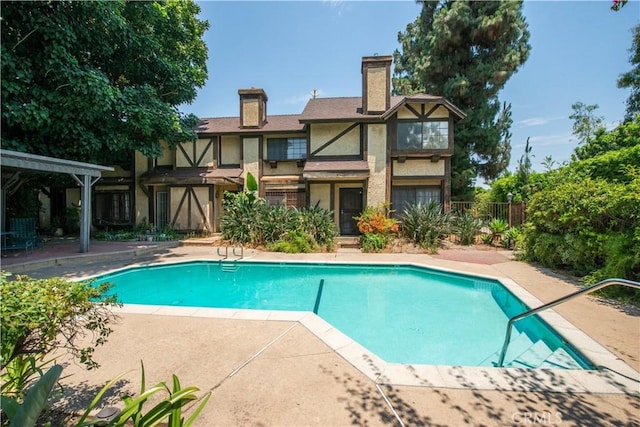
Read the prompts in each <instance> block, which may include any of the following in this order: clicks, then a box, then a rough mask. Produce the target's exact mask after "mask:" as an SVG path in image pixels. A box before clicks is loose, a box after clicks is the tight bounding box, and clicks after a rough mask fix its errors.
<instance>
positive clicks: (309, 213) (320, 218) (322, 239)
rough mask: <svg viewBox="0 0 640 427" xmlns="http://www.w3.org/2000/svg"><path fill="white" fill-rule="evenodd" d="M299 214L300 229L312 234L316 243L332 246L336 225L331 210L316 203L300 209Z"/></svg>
mask: <svg viewBox="0 0 640 427" xmlns="http://www.w3.org/2000/svg"><path fill="white" fill-rule="evenodd" d="M298 213H299V215H300V229H301V230H302V231H304V232H305V233H307V234H309V235H311V236H313V239H314V240H315V241H316V242H317V244H318V245H323V246H326V247H327V248H328V249H330V248H332V247H333V241H334V239H335V236H336V226H335V223H334V222H333V212H332V211H329V210H327V209H322V208H320V207H319V205H318V204H317V203H316V205H315V206H314V207H312V208H308V209H302V210H301V211H299V212H298Z"/></svg>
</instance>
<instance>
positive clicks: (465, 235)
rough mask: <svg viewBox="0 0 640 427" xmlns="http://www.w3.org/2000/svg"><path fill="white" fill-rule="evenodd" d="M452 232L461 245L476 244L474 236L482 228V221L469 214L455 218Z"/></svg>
mask: <svg viewBox="0 0 640 427" xmlns="http://www.w3.org/2000/svg"><path fill="white" fill-rule="evenodd" d="M453 223H454V226H453V231H454V233H455V235H456V236H458V238H459V239H460V244H461V245H465V246H466V245H472V244H474V243H475V242H476V234H478V232H479V231H480V229H481V228H482V221H481V220H479V219H477V218H475V217H474V216H473V215H471V214H469V213H465V214H464V215H460V216H457V217H455V220H454V222H453Z"/></svg>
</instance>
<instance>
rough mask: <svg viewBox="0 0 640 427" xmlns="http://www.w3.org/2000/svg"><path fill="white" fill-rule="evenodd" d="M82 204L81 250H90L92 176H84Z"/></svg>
mask: <svg viewBox="0 0 640 427" xmlns="http://www.w3.org/2000/svg"><path fill="white" fill-rule="evenodd" d="M80 200H82V205H81V206H80V252H82V253H84V252H89V237H90V234H91V177H90V176H89V175H83V176H82V197H81V199H80Z"/></svg>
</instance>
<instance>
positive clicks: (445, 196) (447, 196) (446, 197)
mask: <svg viewBox="0 0 640 427" xmlns="http://www.w3.org/2000/svg"><path fill="white" fill-rule="evenodd" d="M442 185H443V187H444V188H443V189H442V201H443V204H444V211H445V212H451V158H447V159H444V179H443V182H442Z"/></svg>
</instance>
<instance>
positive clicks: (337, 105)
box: [300, 96, 402, 123]
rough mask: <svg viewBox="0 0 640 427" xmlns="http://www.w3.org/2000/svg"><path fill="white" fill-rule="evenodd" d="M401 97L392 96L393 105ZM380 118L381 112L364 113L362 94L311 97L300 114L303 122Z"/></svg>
mask: <svg viewBox="0 0 640 427" xmlns="http://www.w3.org/2000/svg"><path fill="white" fill-rule="evenodd" d="M401 98H402V97H401V96H392V97H391V105H393V104H395V103H396V102H399V101H400V99H401ZM380 120H381V116H380V114H363V113H362V97H360V96H351V97H340V98H315V99H310V100H309V102H307V105H306V106H305V107H304V110H303V111H302V114H301V115H300V122H302V123H313V122H324V121H332V122H337V121H349V122H353V121H359V122H363V121H380Z"/></svg>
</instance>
